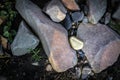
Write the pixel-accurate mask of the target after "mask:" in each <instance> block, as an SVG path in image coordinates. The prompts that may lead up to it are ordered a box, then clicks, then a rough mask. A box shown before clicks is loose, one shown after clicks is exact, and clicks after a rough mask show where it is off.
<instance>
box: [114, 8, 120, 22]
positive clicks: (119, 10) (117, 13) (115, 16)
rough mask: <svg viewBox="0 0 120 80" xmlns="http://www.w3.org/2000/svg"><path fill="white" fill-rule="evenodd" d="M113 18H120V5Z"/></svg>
mask: <svg viewBox="0 0 120 80" xmlns="http://www.w3.org/2000/svg"><path fill="white" fill-rule="evenodd" d="M113 18H114V19H117V20H120V6H119V7H118V9H117V11H116V12H115V13H114V14H113Z"/></svg>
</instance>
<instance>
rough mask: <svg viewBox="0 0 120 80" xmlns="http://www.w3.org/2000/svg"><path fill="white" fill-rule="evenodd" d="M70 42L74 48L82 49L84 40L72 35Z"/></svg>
mask: <svg viewBox="0 0 120 80" xmlns="http://www.w3.org/2000/svg"><path fill="white" fill-rule="evenodd" d="M70 44H71V46H72V48H73V49H74V50H80V49H82V48H83V45H84V44H83V42H82V41H80V40H79V39H77V38H76V37H74V36H72V37H70Z"/></svg>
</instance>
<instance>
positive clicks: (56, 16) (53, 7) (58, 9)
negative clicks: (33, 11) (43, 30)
mask: <svg viewBox="0 0 120 80" xmlns="http://www.w3.org/2000/svg"><path fill="white" fill-rule="evenodd" d="M44 11H45V13H46V14H48V15H49V16H50V18H51V19H52V20H53V21H55V22H61V21H62V20H64V19H65V17H66V13H67V10H66V9H65V7H64V6H63V4H62V3H61V1H60V0H52V1H51V2H49V4H48V5H47V6H46V7H45V8H44Z"/></svg>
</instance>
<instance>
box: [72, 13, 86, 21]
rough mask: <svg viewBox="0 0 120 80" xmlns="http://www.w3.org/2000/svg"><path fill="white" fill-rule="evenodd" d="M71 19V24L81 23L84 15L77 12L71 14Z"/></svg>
mask: <svg viewBox="0 0 120 80" xmlns="http://www.w3.org/2000/svg"><path fill="white" fill-rule="evenodd" d="M71 17H72V19H73V22H78V21H82V20H83V18H84V13H83V12H79V11H77V12H73V13H72V14H71Z"/></svg>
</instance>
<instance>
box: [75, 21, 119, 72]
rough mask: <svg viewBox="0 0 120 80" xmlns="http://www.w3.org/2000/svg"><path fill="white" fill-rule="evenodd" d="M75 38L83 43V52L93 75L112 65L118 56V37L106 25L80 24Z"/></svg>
mask: <svg viewBox="0 0 120 80" xmlns="http://www.w3.org/2000/svg"><path fill="white" fill-rule="evenodd" d="M77 37H78V38H79V39H81V40H83V42H84V47H83V48H82V50H83V52H85V55H86V57H87V59H88V61H89V62H90V65H91V67H92V69H93V70H94V71H95V73H99V72H101V71H102V70H104V69H106V68H107V67H109V66H111V65H113V64H114V63H115V62H116V61H117V58H118V56H119V54H120V36H118V35H117V34H116V33H115V32H114V31H112V30H111V29H110V28H108V27H107V26H106V25H102V24H96V25H92V24H89V23H84V24H83V23H82V24H80V25H79V27H78V30H77Z"/></svg>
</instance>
